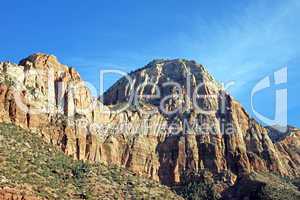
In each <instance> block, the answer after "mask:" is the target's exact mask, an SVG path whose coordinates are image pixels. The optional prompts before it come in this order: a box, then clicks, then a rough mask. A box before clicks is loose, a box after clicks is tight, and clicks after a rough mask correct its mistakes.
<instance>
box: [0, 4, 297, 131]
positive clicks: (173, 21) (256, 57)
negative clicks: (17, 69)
mask: <svg viewBox="0 0 300 200" xmlns="http://www.w3.org/2000/svg"><path fill="white" fill-rule="evenodd" d="M1 8H2V9H1V12H0V24H1V31H0V44H1V45H0V60H1V61H6V60H9V61H12V62H18V61H19V60H20V59H22V58H24V57H27V56H28V55H30V54H32V53H35V52H43V53H48V54H54V55H55V56H56V57H57V58H58V59H59V60H60V62H62V63H64V64H66V65H69V66H73V67H75V68H76V69H77V70H78V71H79V72H80V74H81V76H82V77H83V79H84V80H86V81H88V82H90V83H92V84H93V85H95V87H96V88H98V87H99V76H100V75H99V70H101V69H119V70H124V71H126V72H130V71H133V70H135V69H137V68H140V67H142V66H144V65H146V64H147V63H148V62H150V61H151V60H153V59H158V58H164V59H172V58H185V59H192V60H196V61H197V62H198V63H201V64H203V65H204V66H206V68H207V69H208V71H209V72H210V73H211V74H212V75H213V76H214V77H215V78H216V79H217V80H218V81H220V82H224V83H225V84H226V83H228V82H229V81H233V82H234V83H235V84H234V85H233V86H232V87H230V89H229V91H230V93H231V94H232V95H233V96H234V97H235V98H236V99H237V100H238V101H240V102H241V104H242V105H243V106H244V107H245V108H246V110H247V111H248V112H249V113H250V114H251V115H252V116H253V117H256V116H255V114H254V113H253V111H252V109H251V101H250V99H251V91H252V89H253V88H254V86H255V85H256V84H257V83H258V81H259V80H261V79H262V78H264V77H266V76H270V77H272V76H273V73H274V72H275V71H276V70H279V69H281V68H283V67H287V69H288V81H287V84H284V85H280V86H278V85H274V84H272V85H271V87H270V88H267V89H265V90H263V91H260V92H259V93H258V94H257V95H255V97H254V99H253V103H254V107H255V109H256V111H257V112H259V113H261V114H264V115H265V116H268V117H269V118H272V117H274V114H275V92H276V90H277V89H280V88H281V89H282V88H287V89H288V123H289V124H291V125H294V126H298V127H300V120H299V118H300V116H299V115H300V112H299V110H300V103H299V97H298V93H299V91H300V90H299V89H300V83H299V82H298V77H299V75H300V68H299V65H300V37H299V36H300V12H299V10H300V1H299V0H284V1H283V0H243V1H241V0H226V1H225V0H210V1H208V0H206V1H204V0H191V1H174V0H173V1H171V0H163V1H161V0H151V1H146V0H145V1H141V0H127V1H121V0H115V1H111V0H93V1H92V0H86V1H74V0H72V1H71V0H63V1H62V0H51V1H49V0H43V1H37V0H35V1H33V0H26V1H20V0H10V1H3V2H1ZM117 78H119V77H108V78H107V79H106V80H105V83H106V85H105V88H108V87H109V86H110V85H111V84H113V83H114V82H115V81H116V79H117ZM271 79H272V78H271Z"/></svg>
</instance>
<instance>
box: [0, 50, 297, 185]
mask: <svg viewBox="0 0 300 200" xmlns="http://www.w3.org/2000/svg"><path fill="white" fill-rule="evenodd" d="M129 76H130V78H131V80H132V82H133V84H132V85H130V84H129V81H128V80H127V79H125V78H123V79H120V80H119V81H118V82H117V83H116V84H115V85H113V86H112V87H111V88H110V89H109V90H108V91H107V92H106V93H105V95H104V103H105V105H103V103H101V102H100V101H99V100H97V99H95V98H94V97H92V96H91V94H90V92H89V90H88V89H87V88H86V87H84V85H83V81H82V80H81V78H80V75H79V74H78V73H77V72H76V71H75V69H74V68H70V67H68V66H65V65H63V64H60V63H59V62H58V60H57V59H56V58H55V57H54V56H50V55H45V54H34V55H32V56H29V57H28V58H26V59H24V60H22V61H21V62H20V63H19V65H16V64H13V63H8V62H5V63H1V64H0V78H1V79H0V80H1V83H0V121H2V122H13V123H15V124H17V125H19V126H21V127H23V128H27V129H30V130H32V131H33V132H36V133H41V135H42V137H43V138H44V139H45V140H46V141H48V142H49V143H52V144H54V145H57V146H59V147H60V148H61V149H62V150H63V151H64V152H65V153H66V154H68V155H70V156H72V157H74V159H80V160H89V161H93V162H103V163H106V164H108V165H109V164H116V165H118V166H123V167H126V168H128V169H130V170H132V171H133V172H135V173H137V174H140V175H144V176H147V177H150V178H152V179H154V180H158V181H160V182H162V183H163V184H166V185H174V184H180V183H181V182H182V180H184V179H186V178H189V177H193V176H192V175H194V174H198V173H202V172H204V171H205V172H206V171H208V172H209V173H210V174H212V177H213V178H214V179H215V181H216V182H220V183H222V184H223V183H226V184H228V185H232V184H234V183H235V181H236V179H237V178H238V177H239V176H242V175H243V174H245V173H250V172H253V171H254V172H255V171H257V172H274V173H278V174H281V175H286V176H299V173H300V172H299V160H300V159H299V155H300V154H299V134H296V135H295V136H294V137H293V138H291V139H289V138H287V139H286V140H283V141H280V142H277V143H274V142H272V140H271V139H270V137H269V135H268V133H269V130H268V129H266V128H264V127H262V126H261V125H260V124H258V123H257V122H256V121H255V120H253V119H251V118H250V117H249V115H248V114H247V112H246V111H245V110H244V109H243V107H242V106H241V105H240V104H239V103H238V102H237V101H236V100H234V99H233V98H232V97H231V96H230V95H229V94H228V93H227V92H226V91H225V90H224V89H223V88H222V86H221V85H220V84H218V83H217V82H216V81H215V80H214V79H213V78H212V77H211V76H210V75H209V73H208V72H207V71H206V69H205V68H204V67H203V66H202V65H199V64H197V63H195V62H194V61H186V60H156V61H153V62H151V63H149V64H148V65H147V66H146V67H144V68H142V69H139V70H137V71H135V72H133V73H131V74H130V75H129ZM170 81H173V82H176V83H178V85H179V86H180V88H178V86H175V87H174V85H165V83H167V82H170ZM199 85H200V87H198V86H199ZM132 91H134V92H137V94H139V95H140V97H139V98H137V100H136V101H135V103H131V104H130V105H129V107H128V108H127V109H125V110H123V111H122V112H120V113H115V112H113V111H115V110H116V109H117V108H120V107H122V106H123V105H124V104H125V103H126V102H127V101H128V100H129V99H130V96H131V94H132ZM195 91H196V92H195ZM158 94H160V95H158ZM193 94H195V95H194V96H193ZM141 95H142V96H141ZM145 95H148V96H149V95H152V96H154V95H157V97H155V98H149V97H147V96H145ZM203 95H206V96H208V95H209V97H206V98H203V97H202V96H203ZM194 98H195V100H194ZM161 102H163V104H162V106H160V103H161ZM194 102H196V106H195V104H194ZM150 110H151V111H153V112H151V113H150V112H149V111H150ZM40 111H42V112H40ZM164 111H169V112H170V113H171V112H172V111H174V112H173V113H171V114H170V113H169V114H166V113H165V112H164ZM203 111H206V112H203ZM173 124H176V131H177V134H172V133H173V132H174V130H173V129H172V130H171V129H170V127H171V126H172V125H173ZM122 125H124V127H122ZM202 125H205V126H207V127H209V128H205V126H204V127H202ZM198 126H200V129H201V130H199V129H197V128H195V127H198ZM187 127H190V128H187ZM191 127H192V128H191ZM193 127H194V128H193ZM290 144H292V145H293V147H294V149H293V150H291V149H290V148H289V145H290Z"/></svg>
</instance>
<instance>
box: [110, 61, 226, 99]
mask: <svg viewBox="0 0 300 200" xmlns="http://www.w3.org/2000/svg"><path fill="white" fill-rule="evenodd" d="M176 84H177V89H181V90H182V92H183V93H185V94H187V93H189V92H194V90H195V89H196V90H199V91H198V92H199V93H203V92H204V93H205V91H203V90H207V91H206V92H211V93H214V92H218V91H221V90H222V87H221V85H220V84H219V83H218V82H217V81H216V80H215V79H214V78H213V77H212V76H211V75H210V74H209V72H208V71H207V70H206V68H205V67H204V66H203V65H201V64H197V63H196V62H195V61H193V60H185V59H172V60H164V59H157V60H153V61H151V62H150V63H149V64H147V65H146V66H145V67H143V68H140V69H138V70H136V71H133V72H131V73H130V74H129V75H128V76H127V77H123V78H121V79H120V80H119V81H117V82H116V83H115V84H114V85H113V86H112V87H111V88H110V89H109V90H108V91H107V92H106V93H105V94H104V103H105V104H116V103H119V102H124V101H127V100H128V99H129V98H130V96H131V95H132V94H133V92H136V93H139V94H140V95H153V96H155V95H157V93H158V92H159V93H160V94H162V96H161V97H160V99H162V98H163V97H165V96H167V95H170V94H171V93H172V92H173V91H172V90H173V89H176V88H175V87H176ZM174 86H175V87H174ZM188 90H190V91H188ZM200 90H202V91H200ZM209 90H210V91H209ZM116 95H117V96H116ZM188 98H192V97H191V96H189V97H188ZM155 101H157V100H155ZM153 102H154V101H152V103H153Z"/></svg>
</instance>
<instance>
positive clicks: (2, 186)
mask: <svg viewBox="0 0 300 200" xmlns="http://www.w3.org/2000/svg"><path fill="white" fill-rule="evenodd" d="M0 169H1V170H0V199H1V200H8V199H9V200H10V199H18V200H21V199H22V200H31V199H59V200H61V199H74V200H75V199H181V198H180V197H178V196H177V195H175V194H174V193H172V192H171V191H170V190H169V189H168V188H167V187H165V186H161V185H159V184H158V183H157V182H155V181H151V180H148V179H145V178H142V177H138V176H136V175H135V174H133V173H132V172H129V171H127V170H125V169H121V168H118V167H117V166H110V167H107V166H104V165H101V164H89V163H84V162H81V161H75V160H73V159H72V158H70V157H68V156H66V155H64V154H63V153H62V152H61V151H60V150H58V149H57V148H56V147H53V146H52V145H49V144H47V143H45V142H43V141H42V140H41V139H40V137H39V136H36V135H34V134H33V133H29V132H27V131H25V130H23V129H22V128H19V127H17V126H15V125H11V124H3V123H2V124H0ZM18 197H19V198H18Z"/></svg>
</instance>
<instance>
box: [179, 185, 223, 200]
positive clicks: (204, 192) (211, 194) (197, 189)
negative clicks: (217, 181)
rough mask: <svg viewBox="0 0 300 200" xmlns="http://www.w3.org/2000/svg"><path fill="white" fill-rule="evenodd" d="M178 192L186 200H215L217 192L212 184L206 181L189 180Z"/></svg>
mask: <svg viewBox="0 0 300 200" xmlns="http://www.w3.org/2000/svg"><path fill="white" fill-rule="evenodd" d="M178 193H179V194H180V195H181V196H182V197H184V198H185V199H187V200H217V199H218V194H217V193H216V192H215V190H214V188H213V184H209V183H206V182H204V181H203V182H190V183H189V184H187V185H186V186H183V187H181V188H180V190H179V191H178Z"/></svg>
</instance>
